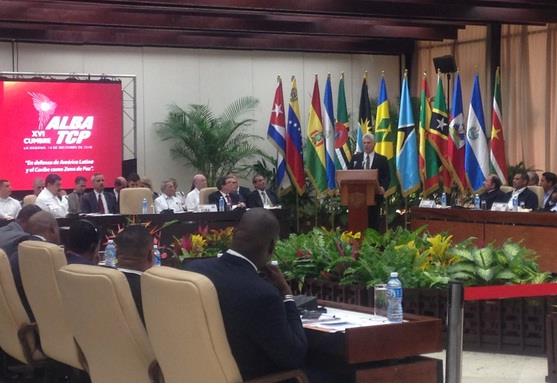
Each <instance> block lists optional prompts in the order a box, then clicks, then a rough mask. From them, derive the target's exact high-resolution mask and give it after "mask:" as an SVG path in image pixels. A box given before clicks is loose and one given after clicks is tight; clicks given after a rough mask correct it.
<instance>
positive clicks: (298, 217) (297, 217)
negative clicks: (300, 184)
mask: <svg viewBox="0 0 557 385" xmlns="http://www.w3.org/2000/svg"><path fill="white" fill-rule="evenodd" d="M295 194H296V234H299V233H300V206H299V205H300V202H299V196H298V191H295Z"/></svg>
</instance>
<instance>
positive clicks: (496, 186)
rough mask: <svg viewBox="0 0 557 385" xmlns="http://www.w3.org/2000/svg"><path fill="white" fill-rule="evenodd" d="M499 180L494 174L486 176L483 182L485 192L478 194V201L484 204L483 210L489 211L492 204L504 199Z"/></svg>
mask: <svg viewBox="0 0 557 385" xmlns="http://www.w3.org/2000/svg"><path fill="white" fill-rule="evenodd" d="M501 184H502V183H501V179H499V177H498V176H497V175H495V174H491V175H488V176H487V178H486V180H485V182H484V188H485V192H484V193H482V194H480V201H481V202H485V206H486V207H485V208H486V209H487V210H491V206H493V202H499V201H501V200H502V199H505V198H504V197H505V193H504V192H503V191H501Z"/></svg>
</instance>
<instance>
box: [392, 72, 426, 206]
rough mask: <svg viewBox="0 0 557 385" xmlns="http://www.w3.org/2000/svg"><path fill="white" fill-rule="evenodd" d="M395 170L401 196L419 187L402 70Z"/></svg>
mask: <svg viewBox="0 0 557 385" xmlns="http://www.w3.org/2000/svg"><path fill="white" fill-rule="evenodd" d="M396 170H397V174H398V180H399V181H400V190H401V192H402V196H403V197H405V198H406V197H407V196H408V195H410V194H412V193H413V192H415V191H417V190H418V189H419V188H420V173H419V170H418V145H417V143H416V125H415V123H414V114H413V113H412V103H411V102H410V91H409V90H408V75H407V71H405V72H404V79H403V80H402V89H401V91H400V114H399V117H398V131H397V140H396Z"/></svg>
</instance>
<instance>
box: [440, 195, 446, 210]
mask: <svg viewBox="0 0 557 385" xmlns="http://www.w3.org/2000/svg"><path fill="white" fill-rule="evenodd" d="M441 206H443V207H447V193H446V192H444V193H443V194H441Z"/></svg>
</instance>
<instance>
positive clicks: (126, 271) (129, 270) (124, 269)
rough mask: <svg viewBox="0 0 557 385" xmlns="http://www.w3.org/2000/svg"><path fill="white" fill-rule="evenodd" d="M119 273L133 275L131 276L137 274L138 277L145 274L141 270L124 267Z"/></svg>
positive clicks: (120, 268)
mask: <svg viewBox="0 0 557 385" xmlns="http://www.w3.org/2000/svg"><path fill="white" fill-rule="evenodd" d="M118 271H121V272H122V273H131V274H137V275H142V274H143V272H142V271H140V270H133V269H126V268H124V267H119V268H118Z"/></svg>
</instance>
